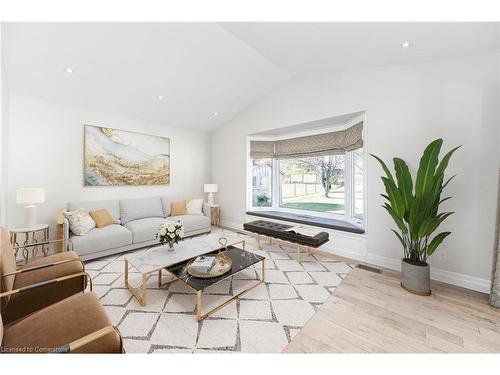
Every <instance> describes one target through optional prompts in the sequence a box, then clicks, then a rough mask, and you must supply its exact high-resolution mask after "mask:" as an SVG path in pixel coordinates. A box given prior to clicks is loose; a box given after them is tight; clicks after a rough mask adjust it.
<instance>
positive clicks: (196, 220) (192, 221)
mask: <svg viewBox="0 0 500 375" xmlns="http://www.w3.org/2000/svg"><path fill="white" fill-rule="evenodd" d="M169 220H172V221H176V220H180V222H181V223H182V225H183V226H184V234H187V235H189V233H190V232H195V231H199V230H203V229H206V230H207V232H208V231H210V226H211V224H210V219H209V218H208V217H206V216H201V215H179V216H171V217H170V218H169Z"/></svg>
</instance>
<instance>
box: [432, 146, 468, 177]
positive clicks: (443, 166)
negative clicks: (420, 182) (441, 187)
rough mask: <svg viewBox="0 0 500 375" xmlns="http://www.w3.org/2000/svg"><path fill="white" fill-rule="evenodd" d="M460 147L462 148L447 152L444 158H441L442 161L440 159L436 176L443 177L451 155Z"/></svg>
mask: <svg viewBox="0 0 500 375" xmlns="http://www.w3.org/2000/svg"><path fill="white" fill-rule="evenodd" d="M460 147H462V146H457V147H455V148H454V149H452V150H450V151H448V152H447V153H446V155H445V156H443V159H441V162H440V163H439V165H438V167H437V168H436V176H438V175H441V174H442V175H444V171H445V170H446V168H447V167H448V163H449V161H450V158H451V155H453V153H454V152H455V151H457V150H458V149H459V148H460Z"/></svg>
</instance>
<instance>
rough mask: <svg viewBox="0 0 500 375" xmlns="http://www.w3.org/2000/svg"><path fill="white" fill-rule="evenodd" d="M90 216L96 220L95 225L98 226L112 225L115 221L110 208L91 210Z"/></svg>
mask: <svg viewBox="0 0 500 375" xmlns="http://www.w3.org/2000/svg"><path fill="white" fill-rule="evenodd" d="M90 216H91V217H92V219H94V221H95V226H96V227H97V228H102V227H105V226H106V225H111V224H113V223H114V221H113V218H112V217H111V215H110V213H109V212H108V210H106V209H105V208H101V209H100V210H96V211H90Z"/></svg>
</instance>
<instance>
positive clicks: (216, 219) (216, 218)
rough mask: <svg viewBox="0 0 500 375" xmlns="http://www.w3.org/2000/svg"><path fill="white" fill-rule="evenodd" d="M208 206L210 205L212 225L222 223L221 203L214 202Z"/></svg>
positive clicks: (215, 225) (216, 225)
mask: <svg viewBox="0 0 500 375" xmlns="http://www.w3.org/2000/svg"><path fill="white" fill-rule="evenodd" d="M208 206H209V207H210V218H211V220H212V226H213V227H218V226H219V225H220V205H218V204H212V205H208Z"/></svg>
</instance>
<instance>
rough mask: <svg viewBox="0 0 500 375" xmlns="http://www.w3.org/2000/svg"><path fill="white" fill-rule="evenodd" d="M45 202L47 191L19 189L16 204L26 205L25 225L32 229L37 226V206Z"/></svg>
mask: <svg viewBox="0 0 500 375" xmlns="http://www.w3.org/2000/svg"><path fill="white" fill-rule="evenodd" d="M43 202H45V189H43V188H20V189H17V197H16V203H17V204H22V205H24V210H25V211H24V215H25V216H24V225H25V227H26V228H32V227H33V226H35V224H36V204H37V203H43Z"/></svg>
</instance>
